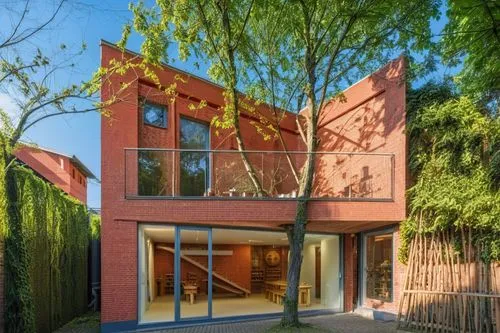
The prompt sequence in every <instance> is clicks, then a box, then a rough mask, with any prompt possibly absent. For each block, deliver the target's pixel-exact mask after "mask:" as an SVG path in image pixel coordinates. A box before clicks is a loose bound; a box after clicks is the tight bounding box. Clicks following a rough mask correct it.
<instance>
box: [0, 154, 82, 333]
mask: <svg viewBox="0 0 500 333" xmlns="http://www.w3.org/2000/svg"><path fill="white" fill-rule="evenodd" d="M4 156H5V155H4ZM6 174H7V175H6ZM9 174H10V175H11V176H13V178H11V179H14V183H13V184H12V183H9ZM0 176H2V178H0V179H1V184H0V185H2V186H0V198H1V200H0V214H2V217H3V218H2V231H3V236H4V247H5V249H4V251H5V257H4V258H5V268H4V270H5V287H4V288H5V313H4V318H5V330H6V331H7V332H33V331H36V332H52V331H53V330H54V329H56V328H58V327H60V326H61V325H63V324H64V323H66V322H68V321H70V320H71V319H72V318H74V317H75V316H78V315H81V314H83V313H84V312H86V311H87V301H88V299H87V280H88V272H87V270H88V266H87V265H88V264H87V261H88V244H89V216H88V213H87V210H86V208H85V206H84V205H82V204H81V203H79V202H78V201H77V200H74V199H72V198H71V197H69V196H68V195H66V194H65V193H64V192H62V191H61V190H59V189H58V188H56V187H55V186H53V185H51V184H49V183H48V182H46V181H44V180H42V179H41V178H39V177H38V176H36V175H35V174H34V173H33V172H32V171H31V170H29V169H27V168H25V167H22V166H19V165H15V166H13V167H12V168H11V169H10V171H9V172H7V173H6V172H5V171H4V165H3V163H2V161H0ZM9 191H10V192H9ZM12 192H15V193H12ZM13 198H14V200H16V201H17V204H13V205H11V202H9V200H12V199H13ZM9 207H10V210H9Z"/></svg>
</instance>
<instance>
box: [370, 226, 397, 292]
mask: <svg viewBox="0 0 500 333" xmlns="http://www.w3.org/2000/svg"><path fill="white" fill-rule="evenodd" d="M366 297H368V298H372V299H378V300H382V301H391V299H392V234H383V235H373V236H368V237H367V238H366Z"/></svg>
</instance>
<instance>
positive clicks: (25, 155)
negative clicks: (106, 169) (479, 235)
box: [15, 146, 94, 204]
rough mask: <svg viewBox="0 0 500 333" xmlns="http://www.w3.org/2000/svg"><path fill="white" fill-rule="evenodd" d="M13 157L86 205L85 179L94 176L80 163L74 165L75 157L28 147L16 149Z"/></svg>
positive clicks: (86, 180)
mask: <svg viewBox="0 0 500 333" xmlns="http://www.w3.org/2000/svg"><path fill="white" fill-rule="evenodd" d="M15 155H16V158H17V159H19V160H20V161H22V162H23V163H25V164H26V165H27V166H28V167H30V168H31V169H33V170H34V171H35V172H36V173H38V174H39V175H40V176H41V177H42V178H44V179H46V180H47V181H49V182H50V183H52V184H54V185H55V186H57V187H58V188H60V189H61V190H63V191H64V192H66V193H67V194H69V195H71V196H72V197H74V198H76V199H78V200H79V201H81V202H82V203H84V204H86V203H87V182H88V179H87V178H88V176H90V177H91V178H94V176H93V175H92V174H89V172H88V171H87V170H83V168H85V167H84V166H83V165H81V163H80V162H76V163H75V157H71V156H67V155H64V154H60V153H57V152H53V151H50V150H47V149H43V148H38V147H28V146H22V147H20V148H19V149H17V150H16V152H15ZM85 169H86V168H85Z"/></svg>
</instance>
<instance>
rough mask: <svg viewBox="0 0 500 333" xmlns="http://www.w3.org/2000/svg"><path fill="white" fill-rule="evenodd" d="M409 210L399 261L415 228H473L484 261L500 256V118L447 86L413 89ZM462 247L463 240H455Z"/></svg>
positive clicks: (430, 230) (425, 231)
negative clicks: (411, 185) (457, 94)
mask: <svg viewBox="0 0 500 333" xmlns="http://www.w3.org/2000/svg"><path fill="white" fill-rule="evenodd" d="M408 105H409V110H408V118H409V119H408V120H409V124H408V130H409V136H410V169H411V171H412V178H413V181H414V186H413V187H412V188H411V189H410V190H409V203H410V213H409V217H408V219H407V220H406V221H404V222H403V223H402V226H401V240H402V243H401V248H400V253H399V259H400V261H402V262H404V263H406V262H407V260H408V255H409V253H408V252H409V244H410V242H411V241H412V239H413V238H414V237H415V235H416V234H417V233H420V234H423V235H431V234H433V233H437V232H440V231H451V232H458V231H460V230H464V229H466V230H470V232H471V233H472V235H473V236H472V243H473V244H474V245H479V244H481V248H482V251H481V254H480V257H481V259H482V260H483V261H484V262H491V261H498V260H500V220H499V216H500V191H499V189H498V188H499V186H500V182H499V180H500V168H499V167H498V166H500V164H499V162H500V121H499V119H498V117H495V116H494V115H490V114H488V113H487V112H486V111H485V110H484V109H482V108H481V107H479V106H478V105H475V104H474V103H473V102H472V101H471V100H470V99H469V98H467V97H457V96H456V95H454V94H453V92H452V91H451V89H450V88H449V87H446V86H438V85H435V84H429V85H426V86H424V87H423V88H421V89H419V90H418V91H413V92H411V93H410V94H409V103H408ZM455 246H456V250H457V251H459V252H461V251H463V249H461V243H460V242H457V244H455Z"/></svg>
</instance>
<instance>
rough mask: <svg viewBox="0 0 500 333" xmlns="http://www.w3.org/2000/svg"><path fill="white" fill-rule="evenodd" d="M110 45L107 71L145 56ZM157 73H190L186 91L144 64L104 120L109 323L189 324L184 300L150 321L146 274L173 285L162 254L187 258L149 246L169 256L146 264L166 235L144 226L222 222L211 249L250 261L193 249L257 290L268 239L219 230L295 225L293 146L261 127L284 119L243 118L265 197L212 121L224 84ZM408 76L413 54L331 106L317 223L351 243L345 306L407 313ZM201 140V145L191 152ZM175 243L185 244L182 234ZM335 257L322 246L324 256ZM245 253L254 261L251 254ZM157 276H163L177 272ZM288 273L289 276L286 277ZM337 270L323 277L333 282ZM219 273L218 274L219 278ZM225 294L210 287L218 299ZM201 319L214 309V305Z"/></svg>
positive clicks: (294, 138)
mask: <svg viewBox="0 0 500 333" xmlns="http://www.w3.org/2000/svg"><path fill="white" fill-rule="evenodd" d="M101 47H102V56H101V65H102V66H104V67H106V66H108V65H109V63H110V61H111V60H112V59H122V57H123V56H125V57H128V58H132V57H135V58H134V59H136V60H135V61H138V60H137V59H139V57H140V55H137V54H134V53H132V52H128V51H127V52H126V53H125V54H122V52H121V51H120V50H119V49H118V48H117V47H116V46H115V45H113V44H109V43H107V42H102V45H101ZM155 72H156V74H157V75H158V77H159V79H160V81H161V83H162V85H164V86H168V85H170V84H171V83H173V82H175V83H176V88H175V89H176V93H177V96H176V97H175V98H171V97H169V96H166V95H165V94H164V93H163V92H162V91H159V90H158V88H157V87H156V85H155V84H153V83H152V82H149V81H148V80H146V79H144V78H141V76H140V75H139V78H138V77H137V76H136V73H132V72H129V73H126V74H125V75H123V76H119V75H115V76H113V77H111V78H110V80H108V81H106V82H105V83H104V84H103V87H102V99H103V100H107V99H108V98H110V97H111V96H112V94H113V93H114V91H118V90H119V88H120V86H121V84H122V83H123V82H129V83H130V85H129V86H128V87H127V89H126V91H125V92H124V93H123V94H122V95H121V101H120V102H119V103H116V104H113V105H112V106H111V107H110V111H111V117H103V118H102V125H101V131H102V133H101V137H102V142H101V144H102V149H101V153H102V170H101V174H102V313H101V321H102V329H103V331H110V332H111V331H119V330H124V329H136V328H141V327H142V328H148V327H164V326H168V325H172V324H175V325H179V324H182V323H183V321H182V320H179V314H178V313H177V312H178V311H180V310H179V309H180V308H181V305H179V304H176V305H175V306H176V307H179V309H177V308H176V309H177V310H175V311H176V314H175V317H172V318H174V319H172V320H166V319H165V320H163V319H162V320H160V322H154V323H149V322H148V323H146V322H144V320H143V319H144V317H143V313H144V311H145V309H146V310H147V309H148V308H149V306H150V305H151V304H152V303H151V302H152V301H151V300H152V299H153V298H154V295H156V292H158V290H157V289H155V288H156V285H155V286H152V285H153V284H155V283H154V279H149V278H147V277H146V275H147V274H148V272H147V270H148V269H150V270H151V269H152V268H151V267H157V270H161V274H160V275H162V276H167V275H168V276H167V277H166V278H165V279H166V280H168V281H169V282H168V283H173V282H172V279H174V277H173V276H175V272H174V271H173V267H174V266H169V267H167V266H166V264H164V263H165V262H166V260H167V259H161V258H170V257H171V259H170V260H171V261H175V260H176V259H175V258H174V257H175V256H174V255H173V254H172V255H171V254H168V255H167V253H162V254H160V253H157V252H158V251H157V250H154V251H153V250H152V249H153V247H151V249H150V250H149V252H154V253H155V257H154V260H152V261H151V262H150V263H149V264H147V263H145V262H144V260H146V261H147V259H144V258H146V257H143V255H144V256H147V255H146V254H144V253H143V252H144V250H143V249H144V248H145V247H147V246H150V241H151V242H155V239H154V236H152V238H151V239H149V238H148V239H147V244H148V245H146V243H145V241H143V238H142V237H145V236H144V233H145V231H144V228H152V230H153V229H154V228H160V227H161V226H168V227H169V228H172V232H174V230H177V228H186V227H191V228H195V227H203V228H207V229H203V230H208V229H210V230H212V229H213V230H214V235H213V241H214V245H213V247H212V248H210V250H209V251H208V252H209V253H211V254H209V257H210V256H212V257H213V258H215V254H214V251H216V250H220V249H222V250H220V251H222V252H224V251H230V252H231V253H233V254H235V253H240V254H239V257H240V258H241V259H240V261H239V263H238V262H235V263H234V264H231V265H232V268H231V267H226V268H225V267H224V265H223V264H214V263H216V260H215V259H214V260H213V261H212V260H209V261H207V260H208V259H207V257H206V254H205V253H202V252H203V251H202V252H200V253H197V254H196V255H194V254H193V258H199V262H200V263H201V264H203V265H205V266H206V267H210V265H213V266H212V268H213V272H214V276H215V273H220V275H224V276H232V277H233V279H234V280H235V281H238V283H239V285H242V286H244V287H246V288H249V287H251V288H253V285H252V284H251V283H250V282H255V281H256V280H257V277H255V276H254V275H252V279H250V276H248V272H251V274H254V266H255V265H257V264H254V263H253V262H252V263H250V261H253V260H254V255H253V253H254V252H255V251H254V250H255V249H257V248H258V246H255V245H256V244H255V242H260V240H249V241H250V245H252V244H251V242H254V243H253V246H248V249H246V248H245V247H241V246H240V247H237V246H233V247H224V246H223V245H220V246H218V245H216V244H217V241H218V240H217V239H216V238H217V237H216V236H215V233H216V231H215V230H216V228H222V229H217V230H226V229H227V230H229V229H231V230H232V229H235V228H237V229H238V230H257V231H274V232H276V231H280V232H283V228H282V227H281V226H282V225H284V224H290V223H293V221H294V216H295V208H296V200H295V192H294V190H295V184H294V182H293V177H292V175H291V173H290V172H289V171H290V169H287V164H286V161H285V160H284V154H283V148H282V145H281V144H280V142H279V141H278V140H277V139H275V138H271V140H264V139H263V137H262V135H261V134H260V133H259V132H258V131H257V130H256V128H255V126H254V123H255V122H258V121H259V119H260V118H267V119H268V120H271V121H272V120H273V118H272V114H271V112H270V110H269V108H268V107H267V106H266V105H263V104H261V105H259V106H257V108H256V110H254V111H253V112H248V111H243V113H242V118H241V132H242V135H243V139H244V141H245V145H246V149H247V150H248V151H249V153H248V154H249V155H248V156H249V157H250V160H251V163H252V164H253V165H254V167H255V168H256V171H257V173H258V175H259V177H260V179H261V181H262V183H263V184H264V187H265V188H266V191H267V193H268V196H266V197H265V198H258V197H255V196H254V195H253V194H252V189H251V188H248V186H247V185H246V184H244V183H245V180H242V179H245V178H244V177H240V175H241V172H240V171H241V169H242V165H241V158H240V155H239V154H238V153H237V151H236V142H235V139H234V137H233V135H232V133H231V131H225V130H219V131H217V130H216V129H215V128H214V127H213V126H211V125H210V122H211V120H212V119H213V117H214V116H216V115H219V114H220V113H221V111H220V110H221V106H222V105H223V104H224V97H223V94H222V92H223V89H222V88H221V87H220V86H218V85H216V84H214V83H212V82H209V81H207V80H205V79H202V78H199V77H196V76H193V75H191V74H189V73H186V72H183V71H180V70H178V69H175V68H173V67H170V66H167V65H165V66H163V67H161V68H158V69H155ZM404 72H405V62H404V59H403V58H398V59H396V60H394V61H393V62H391V63H389V64H387V65H386V66H384V67H383V68H382V69H380V70H378V71H377V72H376V73H373V74H372V75H370V76H367V77H366V78H364V79H362V80H361V81H359V82H358V83H356V84H354V85H353V86H351V87H349V88H348V89H346V90H345V91H344V96H345V101H342V102H339V101H333V102H330V103H329V104H327V105H326V107H325V112H323V113H322V114H323V116H322V118H321V122H320V129H319V134H318V135H319V139H320V148H319V151H320V152H321V153H318V155H317V156H318V158H317V160H318V164H317V176H316V178H315V185H314V191H313V192H314V193H313V200H312V201H311V202H310V204H309V211H308V212H309V213H308V214H309V215H308V225H307V230H308V232H310V233H311V234H322V235H325V234H328V235H335V237H337V238H336V239H338V247H336V249H337V250H336V252H335V258H337V259H335V260H338V262H339V271H338V276H335V279H338V281H339V286H340V287H339V289H338V293H337V294H336V295H334V296H335V298H336V299H338V302H339V304H341V305H340V307H335V310H336V311H339V310H340V311H352V310H354V308H368V309H375V310H378V311H387V312H392V313H394V312H396V310H397V304H398V300H399V290H400V284H401V283H402V279H403V276H402V274H403V270H404V267H403V266H402V265H401V264H400V263H399V262H398V261H397V251H398V244H399V236H398V230H399V228H398V225H399V223H400V222H401V221H402V220H403V219H404V218H405V216H406V201H405V191H406V188H407V181H408V179H407V162H406V160H407V140H406V136H405V124H406V118H405V117H406V113H405V92H406V85H405V79H404ZM200 101H206V106H205V107H203V108H201V109H198V108H193V107H192V105H193V104H194V105H198V104H199V102H200ZM304 112H306V110H303V111H302V113H304ZM302 113H301V114H300V115H296V114H294V113H290V112H285V117H284V119H283V120H282V121H281V122H280V127H281V131H282V133H283V138H284V141H285V142H286V145H287V149H288V150H290V151H293V154H292V159H293V161H294V163H295V165H296V166H297V168H300V166H301V161H302V160H303V156H304V155H303V152H301V150H303V143H302V141H301V137H300V134H299V130H298V128H297V121H296V118H297V117H299V119H300V117H302ZM200 128H202V129H200ZM193 133H195V134H193ZM200 133H201V134H200ZM203 133H204V134H203ZM203 135H205V136H206V137H203ZM200 138H201V139H200ZM200 142H201V143H202V144H201V145H200ZM192 147H194V148H195V150H194V151H193V150H189V149H190V148H192ZM196 154H198V155H196ZM200 154H205V155H200ZM200 156H201V157H200ZM190 158H191V160H190ZM193 158H194V159H195V160H196V159H197V163H198V164H197V166H196V168H197V169H196V170H197V171H193V170H194V169H195V167H194V164H193V162H192V159H193ZM186 161H189V163H191V164H189V166H188V167H186V166H185V165H184V164H183V163H185V162H186ZM199 170H202V172H201V173H200V172H199ZM186 174H188V176H186ZM271 174H272V176H273V177H271ZM193 175H195V176H193ZM276 175H278V176H276ZM151 177H153V178H154V181H151ZM271 178H272V179H271ZM277 178H278V179H279V180H278V181H276V179H277ZM201 183H203V185H200V184H201ZM186 193H187V194H186ZM176 232H177V231H176ZM209 235H212V231H210V232H209ZM165 237H166V236H165ZM172 237H174V236H172ZM210 237H211V236H210ZM318 237H319V236H318ZM144 239H146V238H144ZM172 239H177V240H179V235H177V236H175V237H174V238H172ZM284 239H285V240H286V237H285V238H284ZM281 240H283V239H281ZM262 242H263V241H262ZM163 243H166V242H163ZM257 245H258V244H257ZM169 246H171V248H174V246H175V245H174V244H173V243H172V244H170V245H169ZM273 246H274V245H273ZM283 246H285V247H286V245H283V244H281V245H280V251H284V255H282V256H281V258H286V249H285V250H283V249H282V247H283ZM251 248H252V249H251ZM254 248H255V249H254ZM318 248H319V247H318ZM326 248H328V247H326ZM321 249H322V251H323V250H324V248H323V247H321ZM190 250H192V247H191V248H190V247H189V246H188V245H186V247H183V246H179V248H178V249H177V251H179V252H181V251H182V253H184V251H190ZM223 250H224V251H223ZM251 251H253V252H251ZM264 251H266V250H265V249H264ZM146 252H148V251H146ZM182 253H179V256H181V257H182ZM220 255H224V254H220ZM328 255H329V254H325V253H323V252H321V256H328ZM202 257H203V258H204V259H202ZM245 258H246V259H245ZM178 260H179V262H180V263H179V265H180V266H178V268H179V269H180V267H181V266H182V267H183V272H184V271H185V270H186V269H185V268H184V267H185V266H186V265H187V264H186V263H185V262H184V261H182V260H183V259H182V258H179V259H178ZM228 260H229V259H228ZM245 260H246V262H247V264H244V263H242V262H244V261H245ZM318 260H319V259H318ZM155 263H156V266H155ZM322 263H323V262H322ZM148 265H149V266H148ZM172 265H173V264H172ZM237 265H240V266H237ZM280 265H281V267H280V270H281V271H284V272H286V260H285V259H283V260H282V261H281V262H280ZM250 266H251V267H250ZM148 267H149V268H148ZM234 267H239V268H237V269H236V268H234ZM234 270H237V271H238V272H239V273H241V272H244V273H241V274H239V273H235V272H234ZM141 272H142V273H141ZM257 273H258V271H257V270H255V274H257ZM151 274H152V275H151V276H156V282H157V283H158V286H160V282H161V281H160V279H163V278H162V277H161V278H160V275H158V274H156V275H154V274H153V273H151ZM169 274H171V275H169ZM179 274H181V273H179ZM193 274H194V273H193ZM199 274H201V273H199V272H198V275H199ZM318 274H319V273H316V275H317V279H319V276H318ZM335 274H337V273H335ZM284 276H286V274H285V275H283V273H281V277H282V279H283V278H284ZM327 277H328V276H327V275H323V273H321V278H322V279H325V278H327ZM188 278H189V276H187V275H185V274H184V273H182V275H180V276H178V277H177V276H175V279H179V280H182V281H179V284H180V283H185V281H184V279H188ZM212 279H213V281H214V283H215V281H216V280H215V277H212ZM245 279H246V280H245ZM146 281H147V282H146ZM204 281H205V282H206V280H204ZM336 281H337V280H336ZM219 282H220V281H219ZM219 282H218V283H219ZM161 283H163V282H161ZM148 288H151V289H148ZM172 288H173V287H172ZM335 288H337V286H335ZM317 289H318V290H319V289H321V294H325V293H327V292H328V291H327V290H328V289H326V287H323V285H322V287H321V288H319V285H318V287H317ZM146 290H147V291H146ZM179 290H180V289H179ZM203 290H205V291H206V292H207V294H208V290H207V288H205V287H202V291H203ZM252 290H253V289H252ZM335 290H337V289H335ZM145 292H146V293H147V294H148V296H145V295H144V293H145ZM179 292H181V291H179ZM153 294H154V295H153ZM319 294H320V292H319V291H318V295H319ZM158 295H159V293H158ZM211 297H212V295H211V294H210V296H209V301H212V299H211ZM332 297H333V296H332ZM143 298H144V299H146V298H148V299H149V300H146V301H145V300H144V299H143ZM178 298H179V295H178V294H176V295H175V302H177V303H179V302H182V300H179V299H178ZM145 302H146V303H145ZM214 302H215V301H214ZM322 302H323V301H322ZM323 303H324V302H323ZM144 304H146V305H144ZM182 304H184V303H182ZM151 306H152V305H151ZM182 306H183V305H182ZM210 306H211V305H210ZM172 309H174V307H173V308H172ZM332 309H333V308H332ZM165 311H166V310H165ZM172 311H174V310H172ZM183 311H184V310H183ZM209 311H212V309H211V307H210V310H209ZM172 316H173V314H172ZM200 320H201V321H205V320H206V321H211V320H214V318H213V317H212V315H211V312H210V314H209V315H208V317H205V318H202V319H200Z"/></svg>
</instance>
